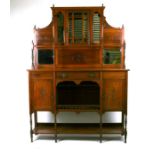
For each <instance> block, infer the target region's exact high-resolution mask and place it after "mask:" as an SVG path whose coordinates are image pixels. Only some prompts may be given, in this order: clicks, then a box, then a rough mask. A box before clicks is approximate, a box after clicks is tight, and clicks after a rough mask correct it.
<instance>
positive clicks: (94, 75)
mask: <svg viewBox="0 0 155 155" xmlns="http://www.w3.org/2000/svg"><path fill="white" fill-rule="evenodd" d="M88 77H90V78H94V77H96V74H95V73H94V72H90V73H88Z"/></svg>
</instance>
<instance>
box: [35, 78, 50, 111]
mask: <svg viewBox="0 0 155 155" xmlns="http://www.w3.org/2000/svg"><path fill="white" fill-rule="evenodd" d="M52 90H53V84H52V80H50V79H34V80H33V108H34V109H35V110H52V108H53V101H52V100H53V91H52Z"/></svg>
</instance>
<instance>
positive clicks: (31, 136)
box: [30, 114, 33, 142]
mask: <svg viewBox="0 0 155 155" xmlns="http://www.w3.org/2000/svg"><path fill="white" fill-rule="evenodd" d="M30 138H31V142H33V130H32V114H30Z"/></svg>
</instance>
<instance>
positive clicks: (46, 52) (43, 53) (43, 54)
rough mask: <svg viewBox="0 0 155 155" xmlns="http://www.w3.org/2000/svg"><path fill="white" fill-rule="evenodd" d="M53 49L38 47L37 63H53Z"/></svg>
mask: <svg viewBox="0 0 155 155" xmlns="http://www.w3.org/2000/svg"><path fill="white" fill-rule="evenodd" d="M53 54H54V53H53V50H50V49H39V50H38V63H39V64H53Z"/></svg>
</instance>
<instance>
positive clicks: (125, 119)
mask: <svg viewBox="0 0 155 155" xmlns="http://www.w3.org/2000/svg"><path fill="white" fill-rule="evenodd" d="M124 127H125V133H124V142H125V143H126V142H127V115H125V118H124Z"/></svg>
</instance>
